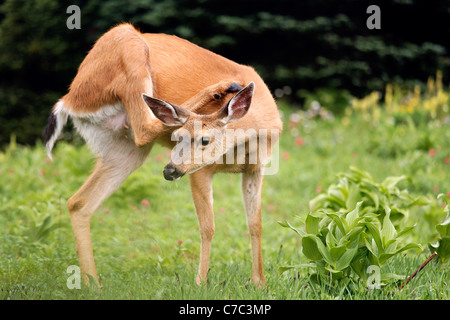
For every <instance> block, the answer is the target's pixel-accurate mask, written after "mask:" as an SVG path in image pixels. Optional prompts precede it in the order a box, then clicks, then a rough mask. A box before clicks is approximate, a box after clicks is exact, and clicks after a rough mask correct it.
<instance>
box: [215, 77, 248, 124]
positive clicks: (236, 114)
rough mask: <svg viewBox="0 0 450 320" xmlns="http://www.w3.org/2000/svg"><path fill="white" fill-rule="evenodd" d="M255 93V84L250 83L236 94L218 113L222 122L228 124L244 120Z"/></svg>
mask: <svg viewBox="0 0 450 320" xmlns="http://www.w3.org/2000/svg"><path fill="white" fill-rule="evenodd" d="M254 92H255V83H254V82H250V83H249V84H248V85H247V86H246V87H245V88H243V89H242V90H240V91H239V92H238V93H236V94H235V96H234V97H233V98H231V100H230V101H229V102H228V103H227V104H226V105H225V106H223V107H222V109H220V110H219V111H218V117H219V119H220V121H222V122H223V123H225V124H228V123H232V122H235V121H237V120H239V119H241V118H243V117H244V116H245V115H246V114H247V112H248V109H249V108H250V104H251V102H252V96H253V93H254Z"/></svg>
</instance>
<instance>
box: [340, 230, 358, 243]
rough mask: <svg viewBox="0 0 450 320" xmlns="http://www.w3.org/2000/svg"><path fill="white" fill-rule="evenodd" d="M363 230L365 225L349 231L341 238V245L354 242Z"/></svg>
mask: <svg viewBox="0 0 450 320" xmlns="http://www.w3.org/2000/svg"><path fill="white" fill-rule="evenodd" d="M363 231H364V228H363V227H356V228H353V229H352V230H351V231H350V232H349V233H347V234H346V235H345V236H344V237H342V238H341V240H340V241H339V245H341V244H344V243H347V242H353V241H354V240H355V239H356V238H357V237H358V239H359V236H360V235H361V233H362V232H363Z"/></svg>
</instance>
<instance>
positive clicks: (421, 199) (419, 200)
mask: <svg viewBox="0 0 450 320" xmlns="http://www.w3.org/2000/svg"><path fill="white" fill-rule="evenodd" d="M429 204H431V201H430V199H428V198H427V197H425V196H418V197H416V198H415V199H414V201H413V202H411V203H409V204H408V207H414V206H427V205H429Z"/></svg>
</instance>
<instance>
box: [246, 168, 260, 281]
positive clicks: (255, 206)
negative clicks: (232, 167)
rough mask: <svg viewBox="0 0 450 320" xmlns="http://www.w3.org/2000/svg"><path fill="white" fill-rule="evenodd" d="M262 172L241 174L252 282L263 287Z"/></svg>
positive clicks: (258, 170)
mask: <svg viewBox="0 0 450 320" xmlns="http://www.w3.org/2000/svg"><path fill="white" fill-rule="evenodd" d="M262 170H263V169H262V168H259V169H257V170H256V171H252V172H244V173H243V174H242V194H243V198H244V208H245V213H246V216H247V226H248V230H249V233H250V239H251V246H252V282H253V283H254V284H256V285H258V286H260V285H263V286H264V285H265V278H264V270H263V261H262V249H261V231H262V227H261V188H262V182H263V172H262Z"/></svg>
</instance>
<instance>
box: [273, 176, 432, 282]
mask: <svg viewBox="0 0 450 320" xmlns="http://www.w3.org/2000/svg"><path fill="white" fill-rule="evenodd" d="M405 178H406V177H404V176H401V177H388V178H386V179H385V180H384V181H383V182H382V183H376V182H374V181H373V179H372V178H371V176H370V175H369V174H368V173H367V172H364V171H362V170H359V169H357V168H356V167H351V172H350V173H348V174H341V175H340V180H339V183H338V184H333V185H331V186H330V187H329V189H328V190H327V192H325V193H324V194H321V195H319V196H318V197H316V198H315V199H313V200H312V201H311V203H310V204H311V206H312V207H314V208H317V207H319V208H318V209H316V210H314V211H311V212H310V213H308V215H307V216H306V219H305V220H304V230H302V229H299V228H297V227H294V226H292V225H291V224H290V223H289V222H280V224H281V225H282V226H283V227H287V228H290V229H292V230H294V231H295V232H297V233H298V234H299V235H300V236H301V237H302V250H303V254H304V255H305V256H306V258H308V259H309V260H310V263H308V264H303V265H297V266H288V267H282V268H280V271H281V272H284V271H286V270H288V269H291V268H299V267H308V268H309V269H310V270H312V272H311V273H310V275H311V279H312V280H313V281H314V282H323V281H325V282H327V281H330V280H331V281H332V282H336V281H338V282H344V283H348V282H349V281H350V280H352V279H353V280H355V281H357V280H358V279H359V280H363V281H366V280H367V279H368V276H369V274H368V267H369V266H377V267H379V268H380V269H381V268H382V267H383V266H385V265H386V264H387V262H388V260H389V259H391V258H392V257H393V256H395V255H397V254H400V253H401V252H403V251H406V250H410V249H419V250H421V249H422V247H421V245H420V244H418V243H413V242H409V243H408V242H406V241H405V240H404V236H405V235H407V234H408V233H409V232H410V231H411V230H413V228H414V226H408V227H400V220H402V219H403V218H404V217H405V216H407V214H408V210H409V208H410V207H411V206H413V205H418V204H421V203H428V201H426V198H424V197H413V196H411V195H409V194H408V192H407V191H406V190H399V189H398V188H397V187H396V184H397V183H398V182H399V181H402V180H404V179H405ZM350 181H351V182H350ZM356 201H357V202H356ZM393 212H394V213H395V215H396V220H397V222H398V223H397V225H398V226H396V225H395V224H394V222H393V219H392V216H393V215H392V213H393ZM403 278H404V276H402V275H396V274H391V273H383V274H381V281H383V282H386V281H390V280H392V279H403Z"/></svg>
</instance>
